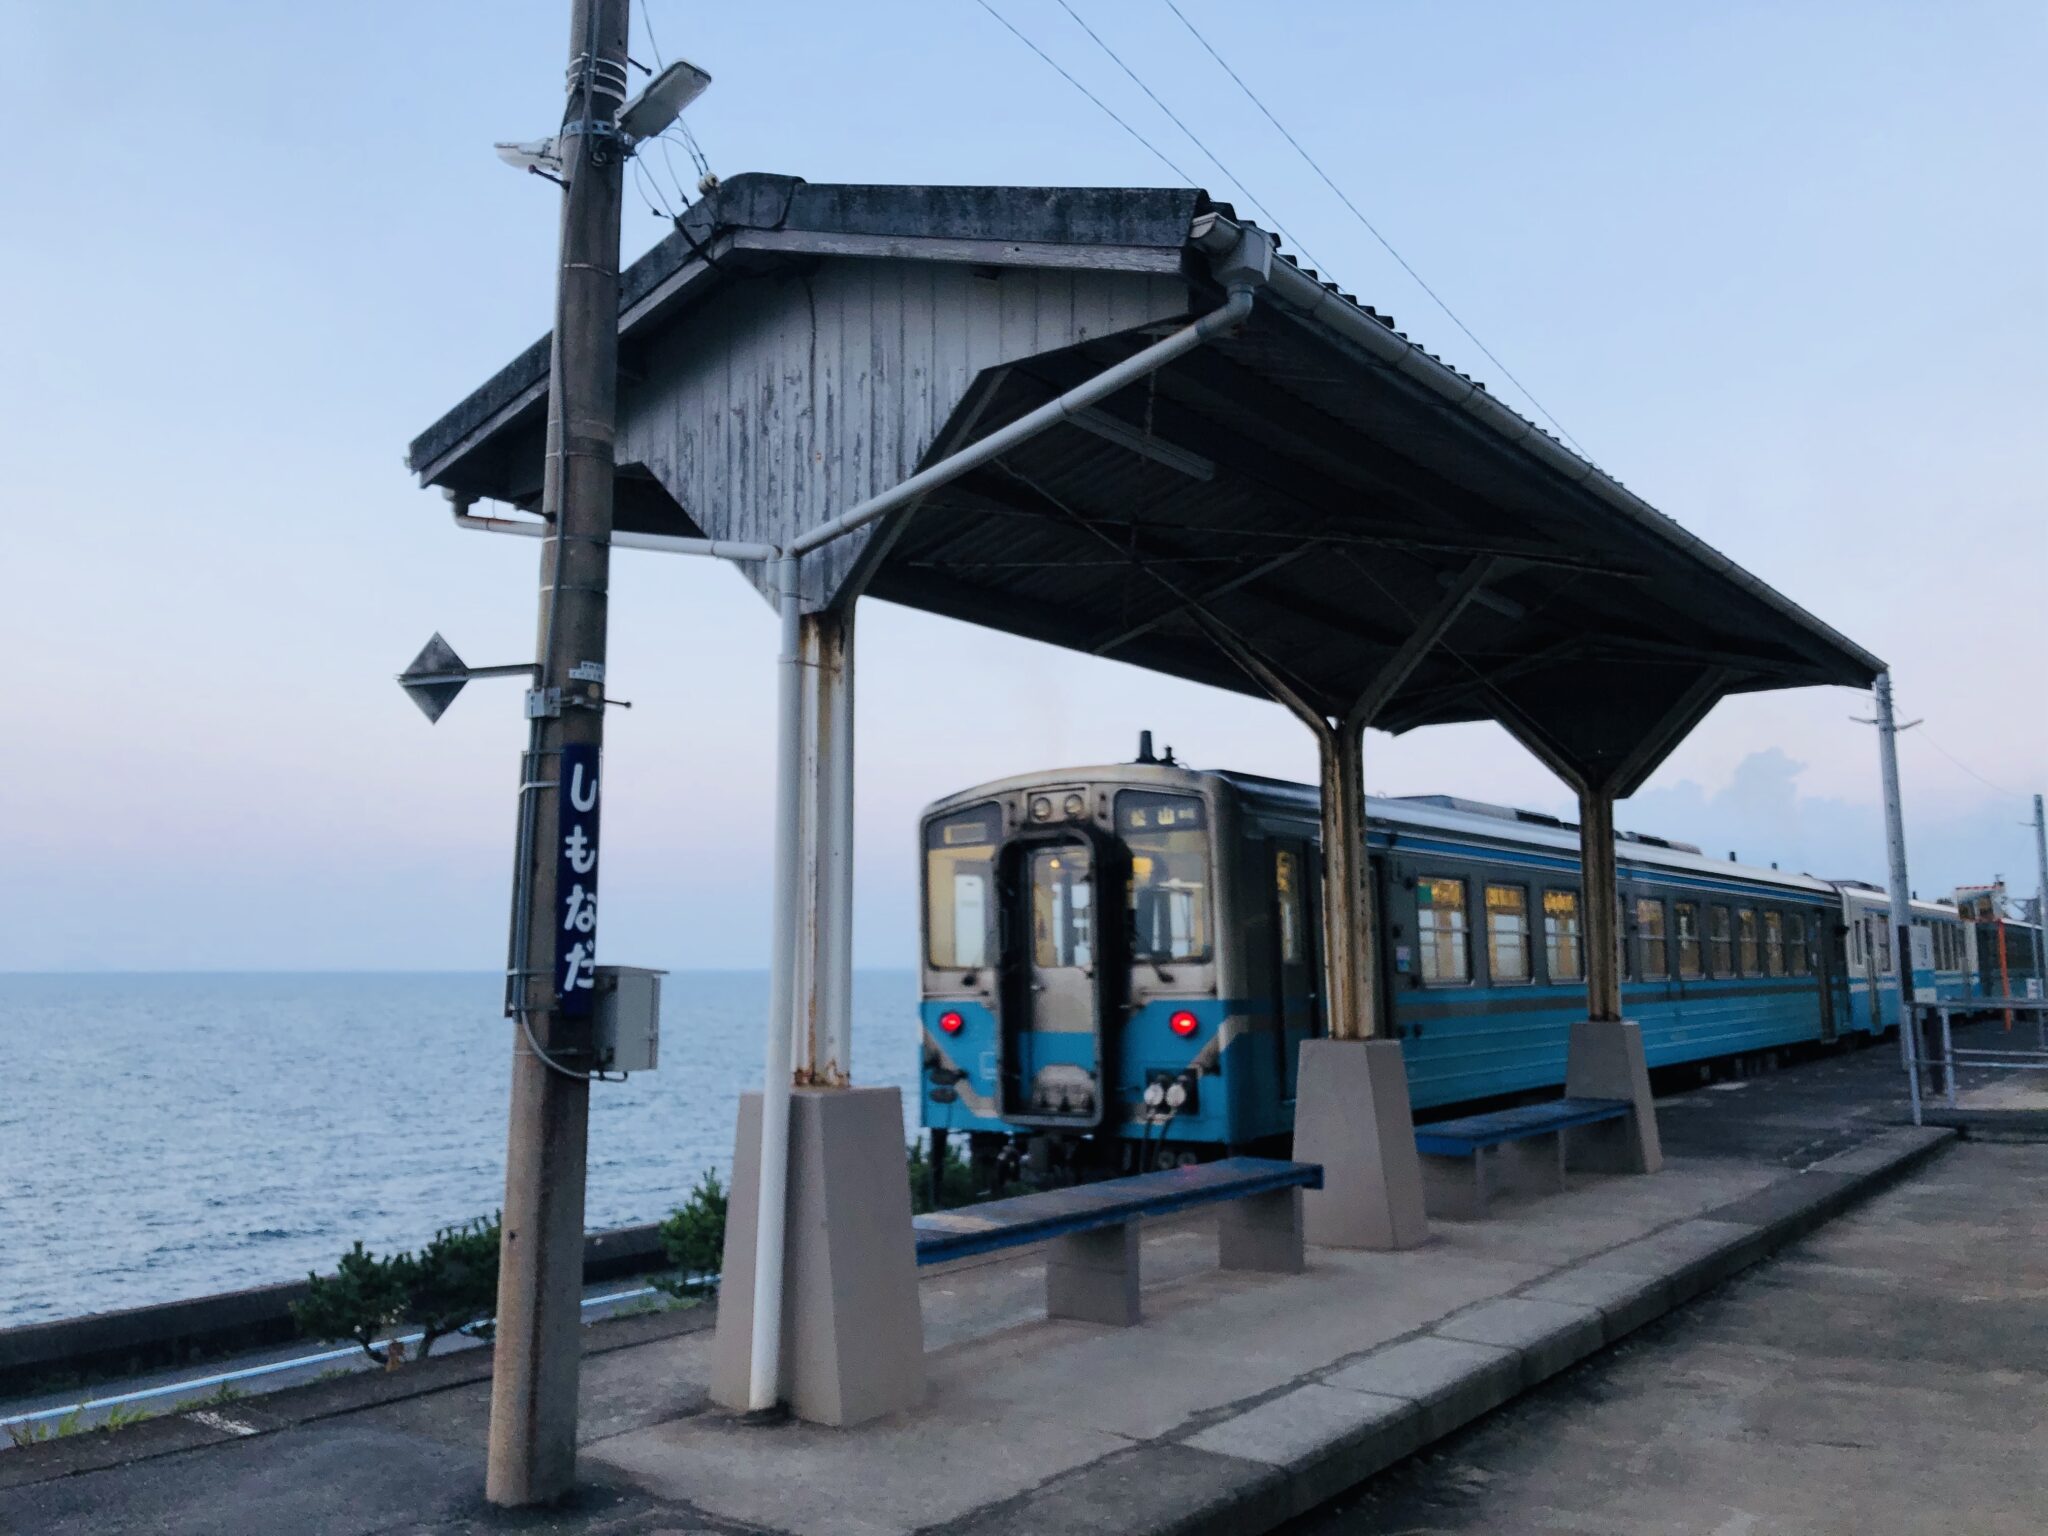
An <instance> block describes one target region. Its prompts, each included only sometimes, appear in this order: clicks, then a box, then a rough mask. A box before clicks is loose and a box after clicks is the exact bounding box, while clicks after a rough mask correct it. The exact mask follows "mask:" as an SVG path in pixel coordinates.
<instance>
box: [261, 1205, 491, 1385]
mask: <svg viewBox="0 0 2048 1536" xmlns="http://www.w3.org/2000/svg"><path fill="white" fill-rule="evenodd" d="M308 1278H309V1279H310V1281H311V1287H310V1289H309V1290H308V1292H307V1294H306V1299H305V1300H304V1301H300V1302H294V1303H293V1304H292V1318H293V1320H294V1321H295V1322H297V1324H298V1325H299V1331H300V1332H301V1333H302V1334H304V1335H306V1336H307V1337H308V1338H314V1339H325V1340H328V1341H330V1342H333V1343H344V1342H352V1343H354V1344H355V1345H357V1346H358V1347H359V1348H360V1349H361V1350H362V1351H363V1353H364V1354H366V1355H368V1356H369V1357H370V1358H371V1359H372V1360H374V1361H376V1362H377V1363H378V1364H379V1365H389V1364H392V1363H394V1361H393V1359H392V1354H393V1350H394V1348H395V1347H396V1346H395V1345H394V1343H393V1341H391V1340H389V1339H384V1340H382V1347H379V1346H380V1336H381V1335H383V1334H386V1333H388V1332H389V1331H390V1330H392V1329H395V1328H398V1327H401V1326H403V1325H406V1324H410V1325H412V1326H413V1327H416V1328H418V1329H419V1330H420V1341H419V1348H418V1351H417V1354H416V1355H415V1358H417V1359H421V1360H424V1359H425V1358H426V1357H427V1356H428V1355H429V1354H431V1353H433V1349H434V1345H435V1343H436V1341H438V1340H440V1339H444V1338H446V1337H447V1336H448V1335H449V1334H451V1333H456V1332H464V1333H469V1334H473V1335H475V1336H476V1337H478V1338H488V1337H490V1334H491V1329H492V1323H491V1318H492V1315H493V1314H494V1313H495V1312H496V1310H497V1305H498V1218H497V1217H495V1216H493V1217H491V1218H489V1219H488V1220H486V1219H485V1218H483V1217H481V1216H479V1217H477V1218H475V1219H474V1220H472V1221H466V1222H464V1223H462V1224H461V1225H460V1226H455V1227H443V1228H442V1229H441V1230H440V1231H439V1232H437V1233H435V1234H434V1240H433V1241H432V1242H430V1243H428V1244H427V1245H426V1246H425V1247H424V1248H422V1249H421V1250H420V1251H419V1253H417V1254H413V1253H398V1254H393V1255H392V1256H391V1257H390V1258H378V1257H377V1256H376V1255H375V1254H373V1253H366V1252H364V1251H363V1245H362V1244H361V1243H360V1242H358V1243H357V1244H356V1245H355V1247H354V1248H353V1249H351V1250H350V1251H349V1252H347V1253H345V1254H343V1255H342V1256H341V1262H340V1263H339V1264H337V1265H336V1266H335V1271H334V1273H333V1274H332V1275H312V1276H309V1277H308ZM398 1358H399V1359H401V1360H402V1359H403V1358H404V1351H403V1350H402V1349H400V1350H398Z"/></svg>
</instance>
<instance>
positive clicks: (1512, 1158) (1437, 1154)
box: [1415, 1099, 1635, 1218]
mask: <svg viewBox="0 0 2048 1536" xmlns="http://www.w3.org/2000/svg"><path fill="white" fill-rule="evenodd" d="M1634 1113H1635V1106H1634V1105H1632V1104H1630V1103H1629V1101H1628V1100H1626V1099H1552V1100H1551V1101H1550V1102H1549V1103H1547V1104H1522V1105H1518V1106H1517V1107H1516V1108H1514V1109H1497V1110H1494V1111H1493V1112H1492V1113H1490V1114H1484V1115H1467V1116H1465V1117H1464V1118H1463V1119H1461V1120H1438V1121H1434V1122H1432V1123H1431V1124H1429V1125H1420V1126H1417V1127H1416V1128H1415V1150H1416V1151H1417V1152H1419V1153H1421V1154H1422V1198H1423V1204H1424V1206H1425V1208H1426V1209H1427V1210H1428V1212H1429V1214H1430V1215H1432V1216H1448V1217H1463V1218H1470V1217H1477V1216H1483V1215H1485V1214H1486V1204H1487V1200H1488V1197H1489V1196H1490V1195H1491V1194H1492V1192H1493V1190H1494V1189H1495V1187H1497V1186H1498V1185H1500V1184H1501V1183H1503V1182H1507V1181H1513V1182H1518V1183H1527V1184H1530V1185H1532V1186H1534V1187H1535V1188H1538V1189H1540V1190H1542V1191H1544V1192H1545V1193H1555V1192H1557V1191H1559V1190H1562V1189H1563V1188H1564V1169H1565V1156H1566V1149H1565V1140H1566V1136H1567V1134H1568V1133H1569V1132H1571V1131H1573V1130H1577V1129H1579V1128H1581V1127H1585V1126H1592V1125H1600V1124H1603V1123H1605V1122H1607V1121H1610V1120H1625V1119H1627V1118H1628V1117H1629V1116H1630V1115H1632V1114H1634Z"/></svg>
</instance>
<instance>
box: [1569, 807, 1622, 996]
mask: <svg viewBox="0 0 2048 1536" xmlns="http://www.w3.org/2000/svg"><path fill="white" fill-rule="evenodd" d="M1579 868H1580V871H1581V877H1580V883H1581V885H1582V886H1583V887H1584V890H1583V893H1582V894H1581V896H1580V898H1579V899H1580V901H1581V902H1582V904H1583V906H1582V911H1581V917H1580V920H1581V923H1582V925H1583V928H1584V934H1585V945H1586V1017H1587V1018H1589V1019H1598V1020H1610V1019H1619V1018H1620V1017H1621V932H1620V897H1619V892H1618V885H1617V880H1616V876H1615V869H1614V796H1613V795H1612V794H1611V793H1609V792H1608V791H1607V790H1606V789H1604V788H1595V787H1582V788H1581V789H1580V790H1579Z"/></svg>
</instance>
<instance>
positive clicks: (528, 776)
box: [485, 0, 627, 1505]
mask: <svg viewBox="0 0 2048 1536" xmlns="http://www.w3.org/2000/svg"><path fill="white" fill-rule="evenodd" d="M626 15H627V5H626V0H574V3H573V5H572V8H571V22H570V31H569V62H570V70H569V101H568V110H567V113H566V114H565V116H564V119H563V123H564V131H563V138H562V157H563V164H564V167H565V178H566V181H567V184H568V191H567V194H566V196H565V197H564V199H563V205H562V224H561V260H560V274H559V280H558V287H557V290H556V300H555V331H554V354H553V361H552V365H551V368H550V375H549V391H548V427H547V463H546V470H545V480H544V482H543V486H542V492H541V511H542V513H543V515H544V516H545V517H546V518H547V519H548V521H549V522H550V524H551V525H552V526H551V531H550V533H549V534H548V536H547V537H546V539H545V540H544V542H543V544H542V550H541V571H540V577H541V590H540V626H539V627H540V642H539V655H540V676H539V678H538V685H539V686H538V688H537V690H536V698H537V700H538V701H540V703H541V712H539V713H536V714H534V716H533V726H532V730H531V736H530V744H529V748H528V756H527V761H526V772H525V773H524V774H523V775H522V776H521V777H522V785H521V790H520V838H519V857H518V864H517V868H516V869H515V872H514V873H515V880H516V881H517V885H518V889H517V890H516V891H515V893H514V898H513V914H512V921H513V941H512V956H513V963H512V966H511V969H512V971H513V972H514V974H513V975H512V976H511V977H510V978H509V987H508V1000H509V1003H510V1007H511V1010H512V1011H513V1013H514V1014H515V1016H516V1017H517V1019H518V1023H519V1028H518V1029H517V1031H515V1034H514V1046H513V1056H512V1104H511V1113H510V1116H509V1124H508V1126H507V1133H506V1153H505V1210H504V1222H503V1232H502V1236H501V1239H500V1243H501V1247H500V1259H499V1273H498V1316H497V1339H496V1343H495V1346H494V1353H493V1362H492V1377H491V1430H490V1451H489V1468H488V1472H487V1475H486V1480H485V1492H486V1495H487V1497H488V1498H489V1499H490V1501H491V1502H492V1503H494V1504H502V1505H525V1504H539V1503H547V1502H551V1501H553V1500H555V1499H558V1498H560V1497H561V1496H562V1495H563V1494H565V1493H567V1492H568V1491H569V1489H570V1487H571V1485H572V1484H573V1483H574V1481H575V1475H576V1392H577V1379H578V1371H579V1365H580V1357H581V1354H582V1347H583V1339H582V1311H581V1302H582V1289H583V1186H584V1166H585V1153H586V1141H587V1136H588V1131H589V1121H590V1082H589V1078H588V1076H587V1075H586V1074H587V1071H588V1068H589V1065H590V1062H591V1055H590V1046H591V1038H590V1015H589V1014H588V1012H582V1011H578V1010H576V1009H574V1008H570V1009H567V1010H565V1008H564V1007H563V1004H562V995H561V994H560V993H558V990H557V984H558V975H557V955H558V949H559V942H560V941H561V940H562V935H561V931H560V930H561V927H562V924H561V922H560V920H559V918H558V903H559V901H560V899H561V898H562V897H563V896H564V895H565V894H566V893H562V892H559V891H558V890H557V882H556V867H557V862H556V861H557V858H558V856H559V855H560V849H558V847H557V844H558V842H559V840H560V838H559V833H560V814H559V812H560V798H559V797H560V796H561V795H562V794H564V793H567V792H568V790H567V788H566V787H565V786H564V784H563V783H562V779H563V775H562V773H561V766H562V763H563V761H564V749H565V748H586V747H587V748H589V749H591V750H592V751H593V752H594V751H595V750H596V749H598V748H599V747H600V746H601V745H602V742H603V737H604V703H603V696H604V684H603V676H604V670H603V669H604V660H605V631H606V589H607V587H608V584H609V580H610V569H611V558H610V557H611V544H610V540H611V532H612V473H613V437H614V432H615V418H616V407H617V391H618V314H619V201H620V186H621V179H622V168H623V167H622V156H621V153H620V143H619V140H618V139H617V138H616V137H615V136H612V135H611V133H610V130H611V127H612V124H613V121H614V118H615V117H616V115H617V110H618V106H619V102H620V99H621V97H622V96H623V94H624V93H623V85H624V81H625V78H626V75H625V69H626V66H625V58H626ZM591 130H595V131H591ZM557 699H558V700H559V707H558V708H556V707H555V705H554V703H553V701H555V700H557ZM550 709H554V711H555V712H552V713H550V712H547V711H549V710H550ZM587 790H588V793H589V795H590V796H591V797H592V800H593V803H594V799H595V796H596V793H597V787H596V785H595V784H594V783H593V784H590V785H588V786H587ZM592 854H593V859H594V850H592ZM595 874H596V871H595V866H594V862H593V865H592V869H591V876H590V883H591V886H592V888H593V889H594V886H595ZM590 911H591V913H592V921H591V924H590V926H589V927H587V928H584V929H580V930H579V936H581V937H584V938H585V939H586V940H587V943H588V945H589V950H588V952H587V953H588V954H589V955H594V952H595V943H596V932H595V917H594V913H595V902H594V899H593V900H592V901H591V903H590ZM579 915H580V914H579ZM590 969H594V966H592V967H590Z"/></svg>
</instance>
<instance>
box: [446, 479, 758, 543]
mask: <svg viewBox="0 0 2048 1536" xmlns="http://www.w3.org/2000/svg"><path fill="white" fill-rule="evenodd" d="M447 496H448V501H449V504H450V506H451V507H452V508H453V511H454V514H455V526H456V527H458V528H469V529H473V530H475V531H477V532H479V533H511V534H519V535H522V536H523V537H526V538H529V539H538V538H542V537H544V536H545V535H546V534H547V531H548V525H547V524H546V523H543V522H538V521H535V520H533V519H529V518H523V517H478V516H476V515H475V514H473V513H471V512H469V511H468V510H467V509H468V508H469V507H471V506H473V505H474V504H475V503H474V501H473V500H472V499H471V498H470V497H467V496H461V495H458V494H456V493H455V492H454V491H449V492H448V493H447ZM611 544H612V548H614V549H651V550H653V551H655V552H656V553H657V554H664V555H709V556H711V557H712V558H713V559H716V560H774V559H777V558H779V557H780V555H781V554H782V551H781V550H779V549H777V548H776V547H775V546H774V545H773V544H750V543H747V542H745V541H744V540H738V539H692V538H684V537H682V536H681V535H677V534H666V533H618V532H614V533H613V534H612V537H611Z"/></svg>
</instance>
